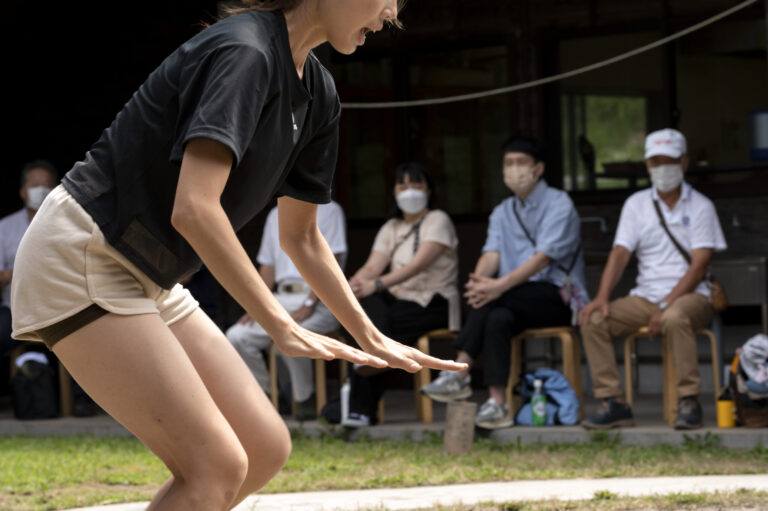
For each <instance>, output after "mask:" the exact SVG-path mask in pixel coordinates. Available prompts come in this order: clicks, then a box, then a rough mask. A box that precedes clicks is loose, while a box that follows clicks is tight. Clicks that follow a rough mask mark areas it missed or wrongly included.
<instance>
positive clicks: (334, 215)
mask: <svg viewBox="0 0 768 511" xmlns="http://www.w3.org/2000/svg"><path fill="white" fill-rule="evenodd" d="M317 227H318V228H319V229H320V233H321V234H322V235H323V237H324V238H325V241H326V242H328V246H329V247H330V248H331V251H332V252H333V253H334V254H335V255H337V256H340V261H339V263H340V265H341V267H342V268H344V263H345V262H346V255H347V223H346V219H345V217H344V210H343V209H342V208H341V206H340V205H339V204H338V203H337V202H334V201H331V202H329V203H328V204H318V206H317ZM256 260H257V261H258V263H259V264H266V265H268V266H274V267H275V282H276V283H278V284H279V283H280V282H282V281H284V280H288V279H290V280H302V281H303V280H304V279H303V278H302V276H301V273H299V270H298V269H297V268H296V266H295V265H294V264H293V261H291V259H290V258H289V257H288V256H287V255H286V253H285V252H283V250H282V249H281V248H280V229H279V222H278V217H277V206H275V207H274V208H272V211H270V212H269V214H268V215H267V220H266V222H265V223H264V233H263V234H262V236H261V246H260V247H259V254H258V255H257V256H256Z"/></svg>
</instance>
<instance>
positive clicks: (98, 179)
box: [63, 12, 341, 289]
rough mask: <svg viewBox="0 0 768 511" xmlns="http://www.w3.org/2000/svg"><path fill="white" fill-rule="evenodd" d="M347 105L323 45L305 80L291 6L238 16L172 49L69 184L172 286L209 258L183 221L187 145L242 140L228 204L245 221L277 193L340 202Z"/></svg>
mask: <svg viewBox="0 0 768 511" xmlns="http://www.w3.org/2000/svg"><path fill="white" fill-rule="evenodd" d="M340 112H341V106H340V104H339V99H338V95H337V94H336V88H335V85H334V83H333V78H332V77H331V75H330V73H328V71H327V70H326V69H325V68H324V67H323V66H322V65H321V64H320V62H319V61H318V60H317V58H316V57H315V56H314V55H313V54H312V53H310V55H309V57H308V58H307V61H306V65H305V66H304V79H303V80H301V79H300V78H299V76H298V73H297V72H296V67H295V65H294V62H293V58H292V56H291V51H290V45H289V41H288V31H287V28H286V25H285V17H284V16H283V14H282V13H280V12H246V13H242V14H238V15H235V16H232V17H229V18H226V19H224V20H222V21H219V22H217V23H215V24H214V25H212V26H210V27H209V28H207V29H205V30H204V31H202V32H200V33H199V34H197V35H196V36H195V37H193V38H192V39H190V40H189V41H187V42H186V43H185V44H183V45H182V46H180V47H179V48H178V49H177V50H176V51H175V52H174V53H172V54H171V55H170V56H169V57H168V58H167V59H165V61H163V63H162V64H160V66H159V67H158V68H157V69H156V70H155V71H154V72H152V74H150V76H149V77H148V78H147V80H146V81H145V82H144V84H143V85H142V86H141V87H140V88H139V90H138V91H137V92H136V93H135V94H134V95H133V97H132V98H131V99H130V100H129V101H128V103H126V105H125V106H124V107H123V109H122V110H121V111H120V112H119V113H118V115H117V117H116V118H115V120H114V121H113V122H112V125H111V126H110V127H109V128H107V129H106V130H105V131H104V132H103V134H102V135H101V138H100V139H99V140H98V142H96V144H95V145H94V146H93V147H92V148H91V150H90V151H89V152H88V153H87V154H86V158H85V160H84V161H81V162H78V163H77V164H75V166H74V167H73V168H72V170H70V171H69V172H68V173H67V174H66V175H65V176H64V179H63V184H64V187H65V188H66V189H67V190H68V191H69V192H70V193H71V194H72V196H73V197H74V198H75V199H76V200H77V201H78V203H80V205H82V206H83V208H84V209H85V210H86V211H88V213H90V215H91V216H92V217H93V219H94V220H95V221H96V223H97V224H98V225H99V227H100V228H101V230H102V231H103V232H104V235H105V237H106V238H107V240H108V241H109V242H110V243H111V244H112V245H113V246H114V247H115V248H116V249H118V250H119V251H120V252H121V253H123V254H124V255H125V256H126V257H127V258H128V259H129V260H130V261H131V262H133V263H134V264H135V265H136V266H138V267H139V268H140V269H141V270H142V271H144V272H145V273H146V274H147V275H148V276H149V277H150V278H151V279H152V280H153V281H154V282H156V283H157V284H158V285H160V286H162V287H164V288H166V289H169V288H170V287H172V286H173V284H174V283H176V282H178V281H179V280H181V279H182V278H184V277H185V276H187V275H190V274H191V273H193V272H194V271H196V270H197V269H198V268H199V267H200V259H199V258H198V257H197V255H196V254H195V252H194V251H193V250H192V247H191V246H190V245H189V244H188V243H187V242H186V240H185V239H184V238H183V237H182V236H181V235H180V234H179V233H178V232H177V231H176V229H174V228H173V226H172V225H171V212H172V210H173V201H174V196H175V191H176V185H177V182H178V178H179V169H180V166H181V159H182V156H183V153H184V148H185V145H186V143H187V142H188V141H189V140H191V139H194V138H207V139H213V140H216V141H218V142H221V143H222V144H224V145H226V146H227V147H229V148H230V149H231V150H232V153H233V154H234V163H233V167H232V172H231V174H230V177H229V180H228V182H227V185H226V187H225V189H224V192H223V194H222V197H221V204H222V206H223V208H224V211H225V212H226V213H227V216H228V217H229V220H230V222H231V223H232V226H233V227H234V229H235V231H237V230H239V229H240V228H241V227H242V226H243V225H245V224H246V223H247V222H248V221H249V220H250V219H251V218H253V217H254V216H255V215H256V214H257V213H258V212H259V211H260V210H261V209H263V208H264V206H265V205H266V204H267V203H268V202H269V201H270V200H271V199H272V198H273V197H275V196H280V195H287V196H290V197H294V198H296V199H299V200H303V201H307V202H314V203H326V202H329V201H330V199H331V181H332V179H333V172H334V169H335V166H336V158H337V152H338V122H339V115H340Z"/></svg>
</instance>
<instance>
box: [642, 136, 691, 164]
mask: <svg viewBox="0 0 768 511" xmlns="http://www.w3.org/2000/svg"><path fill="white" fill-rule="evenodd" d="M687 152H688V147H687V144H686V143H685V136H683V134H682V133H680V132H679V131H677V130H673V129H670V128H667V129H663V130H659V131H654V132H653V133H651V134H649V135H648V136H647V137H645V158H646V159H647V158H650V157H652V156H659V155H662V156H669V157H670V158H682V157H683V155H685V154H687Z"/></svg>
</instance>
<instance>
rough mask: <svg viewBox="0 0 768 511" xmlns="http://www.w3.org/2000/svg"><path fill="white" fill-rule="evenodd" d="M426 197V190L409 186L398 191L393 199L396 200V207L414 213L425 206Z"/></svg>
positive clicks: (410, 213)
mask: <svg viewBox="0 0 768 511" xmlns="http://www.w3.org/2000/svg"><path fill="white" fill-rule="evenodd" d="M427 198H428V197H427V194H426V192H424V191H422V190H416V189H415V188H409V189H408V190H405V191H402V192H400V193H398V194H397V196H396V197H395V201H397V207H398V208H400V209H401V210H403V213H408V214H409V215H415V214H416V213H418V212H420V211H422V210H423V209H424V208H426V207H427Z"/></svg>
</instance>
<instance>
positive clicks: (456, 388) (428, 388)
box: [421, 371, 472, 403]
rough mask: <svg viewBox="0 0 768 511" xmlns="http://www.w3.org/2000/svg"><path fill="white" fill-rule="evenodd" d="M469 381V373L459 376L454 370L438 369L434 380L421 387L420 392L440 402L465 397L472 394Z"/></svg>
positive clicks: (470, 379)
mask: <svg viewBox="0 0 768 511" xmlns="http://www.w3.org/2000/svg"><path fill="white" fill-rule="evenodd" d="M471 381H472V378H471V377H470V376H469V375H467V377H466V378H461V376H459V373H458V372H456V371H440V375H439V376H438V377H437V378H435V380H434V381H432V382H430V383H428V384H426V385H424V386H423V387H421V393H422V394H424V395H426V396H427V397H429V398H430V399H432V400H434V401H439V402H441V403H448V402H450V401H458V400H460V399H467V398H469V397H470V396H471V395H472V387H471V386H470V385H469V384H470V383H471Z"/></svg>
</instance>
